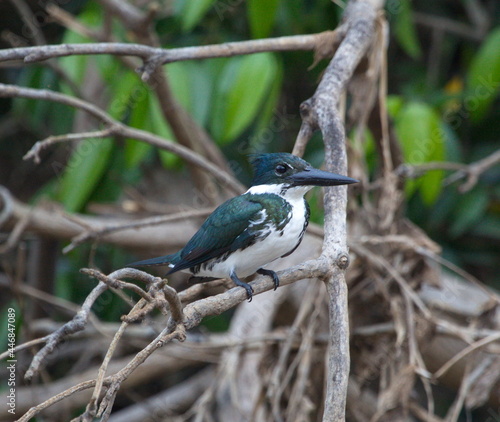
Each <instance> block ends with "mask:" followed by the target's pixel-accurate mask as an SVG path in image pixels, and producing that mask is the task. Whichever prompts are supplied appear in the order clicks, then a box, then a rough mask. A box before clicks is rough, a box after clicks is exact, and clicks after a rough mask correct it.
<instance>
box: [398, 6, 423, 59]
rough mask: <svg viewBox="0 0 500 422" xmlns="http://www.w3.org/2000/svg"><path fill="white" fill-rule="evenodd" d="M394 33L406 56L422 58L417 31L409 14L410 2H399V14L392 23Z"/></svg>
mask: <svg viewBox="0 0 500 422" xmlns="http://www.w3.org/2000/svg"><path fill="white" fill-rule="evenodd" d="M394 33H395V35H396V39H397V40H398V42H399V44H400V45H401V47H402V48H403V50H404V51H405V53H406V54H408V55H409V56H410V57H411V58H413V59H418V58H419V57H421V56H422V50H421V48H420V43H419V42H418V38H417V31H416V30H415V24H414V21H413V18H412V13H411V4H410V0H400V3H399V13H398V14H397V16H396V18H395V22H394Z"/></svg>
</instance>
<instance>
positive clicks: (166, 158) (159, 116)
mask: <svg viewBox="0 0 500 422" xmlns="http://www.w3.org/2000/svg"><path fill="white" fill-rule="evenodd" d="M148 117H149V119H150V121H151V131H152V132H153V133H154V134H156V135H158V136H161V137H162V138H165V139H168V140H173V139H174V134H173V133H172V129H170V126H169V124H168V123H167V121H166V120H165V116H164V115H163V112H162V110H161V107H160V103H159V102H158V98H156V97H155V96H153V95H151V96H150V98H149V115H148ZM158 154H159V156H160V160H161V162H162V164H163V167H165V168H171V167H173V166H175V165H176V164H177V163H178V162H179V157H177V156H176V155H175V154H173V153H171V152H169V151H165V150H159V151H158Z"/></svg>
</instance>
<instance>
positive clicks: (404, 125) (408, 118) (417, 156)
mask: <svg viewBox="0 0 500 422" xmlns="http://www.w3.org/2000/svg"><path fill="white" fill-rule="evenodd" d="M395 127H396V133H397V135H398V137H399V139H400V141H401V146H402V149H403V154H404V157H405V162H407V163H409V164H423V163H427V162H430V161H443V160H444V157H445V140H444V131H443V129H442V127H441V121H440V118H439V116H438V115H437V113H436V112H435V111H434V110H433V109H432V108H431V107H429V106H428V105H426V104H423V103H419V102H413V103H408V104H407V105H405V106H404V107H403V108H402V110H401V111H400V112H399V113H398V115H397V119H396V126H395ZM442 178H443V171H441V170H435V171H428V172H427V173H425V175H423V176H422V177H420V178H419V179H417V180H409V181H408V182H407V185H406V191H407V195H408V196H410V195H412V194H413V193H414V192H415V190H417V189H418V190H419V191H420V194H421V195H422V199H423V201H424V203H426V204H427V205H430V204H432V203H433V202H434V201H435V200H436V198H437V196H438V195H439V193H440V192H441V188H442V186H441V181H442Z"/></svg>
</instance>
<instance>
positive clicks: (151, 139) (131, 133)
mask: <svg viewBox="0 0 500 422" xmlns="http://www.w3.org/2000/svg"><path fill="white" fill-rule="evenodd" d="M14 97H21V98H31V99H37V100H49V101H54V102H56V103H60V104H64V105H67V106H70V107H75V108H78V109H81V110H83V111H85V112H87V113H89V114H90V115H92V116H94V117H95V118H97V119H98V120H99V121H100V123H101V124H104V125H106V126H107V127H108V129H109V132H110V133H111V134H112V135H117V136H123V137H125V138H134V139H138V140H141V141H144V142H147V143H148V144H151V145H154V146H156V147H158V148H161V149H164V150H167V151H170V152H173V153H174V154H177V155H178V156H179V157H181V158H183V159H184V160H186V161H188V162H190V163H192V164H194V165H196V166H198V167H200V168H202V169H204V170H206V171H207V172H209V173H210V174H211V175H213V176H214V178H215V179H217V180H218V181H219V182H221V183H222V184H223V185H224V186H227V187H228V188H229V189H231V190H232V191H233V192H235V193H241V192H242V191H243V190H244V188H243V186H242V185H241V184H240V183H239V182H238V181H237V180H235V179H234V177H232V176H231V175H230V174H229V173H227V172H225V171H224V170H223V169H221V168H220V167H218V166H216V165H215V164H213V163H211V162H209V161H207V160H206V159H205V158H204V157H202V156H201V155H199V154H197V153H195V152H193V151H192V150H190V149H189V148H186V147H184V146H182V145H179V144H176V143H175V142H172V141H169V140H166V139H164V138H161V137H159V136H157V135H153V134H152V133H149V132H146V131H144V130H141V129H135V128H132V127H130V126H127V125H125V124H123V123H121V122H119V121H117V120H115V119H113V118H112V117H111V116H110V115H109V114H108V113H106V112H105V111H104V110H102V109H101V108H99V107H97V106H95V105H94V104H91V103H89V102H87V101H84V100H81V99H79V98H75V97H70V96H68V95H65V94H60V93H58V92H54V91H50V90H47V89H34V88H22V87H19V86H16V85H7V84H2V83H0V98H14ZM51 143H52V140H50V139H47V140H46V143H45V144H44V145H41V144H35V147H34V148H36V151H39V150H41V149H42V148H43V147H45V146H46V145H47V144H51ZM28 156H30V153H28Z"/></svg>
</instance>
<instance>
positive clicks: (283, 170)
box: [274, 164, 288, 175]
mask: <svg viewBox="0 0 500 422" xmlns="http://www.w3.org/2000/svg"><path fill="white" fill-rule="evenodd" d="M287 170H288V167H287V166H285V165H284V164H278V165H277V166H276V168H275V169H274V171H275V172H276V174H277V175H281V174H284V173H286V171H287Z"/></svg>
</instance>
